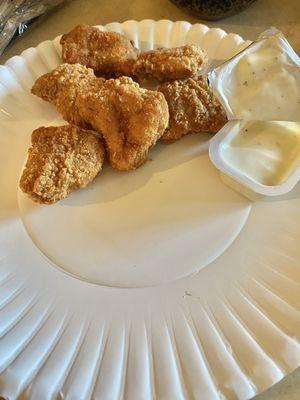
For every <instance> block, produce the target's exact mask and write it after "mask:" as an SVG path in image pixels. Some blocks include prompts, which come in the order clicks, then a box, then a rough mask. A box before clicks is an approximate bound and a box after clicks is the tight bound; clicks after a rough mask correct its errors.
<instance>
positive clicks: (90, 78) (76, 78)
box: [31, 64, 104, 128]
mask: <svg viewBox="0 0 300 400" xmlns="http://www.w3.org/2000/svg"><path fill="white" fill-rule="evenodd" d="M103 81H104V79H102V78H98V79H96V77H95V74H94V71H93V70H92V69H90V68H86V67H85V66H83V65H80V64H73V65H71V64H62V65H59V66H58V67H57V68H55V69H54V70H53V71H51V72H49V73H47V74H45V75H42V76H40V77H39V78H38V79H37V80H36V82H35V83H34V85H33V87H32V89H31V93H33V94H35V95H36V96H39V97H41V98H42V99H43V100H46V101H49V102H51V103H53V104H54V105H55V106H56V108H57V110H58V111H59V112H60V114H61V115H62V117H63V118H64V119H65V120H66V121H68V122H69V123H71V124H75V125H78V126H81V127H83V128H90V126H89V124H87V123H86V122H85V121H84V120H83V119H82V118H81V117H80V115H79V112H78V109H77V107H76V103H75V100H76V96H77V94H78V93H79V91H81V90H84V91H88V90H90V87H91V86H93V85H95V84H97V85H99V84H101V82H103Z"/></svg>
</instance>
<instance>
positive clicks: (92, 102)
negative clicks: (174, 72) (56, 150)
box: [77, 77, 169, 171]
mask: <svg viewBox="0 0 300 400" xmlns="http://www.w3.org/2000/svg"><path fill="white" fill-rule="evenodd" d="M77 106H78V108H79V110H80V113H81V116H82V117H83V118H84V119H85V120H87V121H89V122H90V123H91V125H92V126H93V128H94V129H95V130H97V131H99V132H101V133H102V135H103V140H104V143H105V147H106V151H107V155H108V158H109V161H110V164H111V165H112V167H113V168H115V169H118V170H121V171H126V170H131V169H135V168H137V167H139V166H140V165H141V164H143V163H144V162H145V161H146V160H147V156H148V151H149V149H150V148H151V147H152V146H154V145H155V143H156V142H157V140H158V139H159V138H160V137H161V135H162V134H163V132H164V130H165V128H166V127H167V125H168V119H169V113H168V105H167V103H166V100H165V98H164V96H163V94H162V93H159V92H153V91H150V90H146V89H142V88H140V87H139V85H138V84H137V83H135V82H134V81H133V80H132V79H131V78H128V77H121V78H120V79H110V80H108V81H106V82H105V83H104V85H103V86H102V89H101V90H100V91H95V92H90V93H80V95H79V96H78V98H77Z"/></svg>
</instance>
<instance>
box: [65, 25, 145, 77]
mask: <svg viewBox="0 0 300 400" xmlns="http://www.w3.org/2000/svg"><path fill="white" fill-rule="evenodd" d="M60 43H61V45H62V59H63V61H64V62H67V63H69V64H75V63H79V64H82V65H85V66H87V67H89V68H92V69H93V70H94V71H95V73H96V75H98V76H106V77H113V76H120V75H127V74H128V73H130V71H131V67H132V63H133V62H134V61H135V60H136V58H137V56H138V54H139V50H138V49H137V48H135V47H134V45H133V42H132V41H131V40H129V39H128V38H126V36H124V35H121V34H120V33H116V32H102V31H100V29H98V28H95V27H92V26H89V25H85V24H80V25H77V26H75V28H73V29H72V30H71V31H70V32H69V33H66V34H64V35H63V36H62V37H61V40H60Z"/></svg>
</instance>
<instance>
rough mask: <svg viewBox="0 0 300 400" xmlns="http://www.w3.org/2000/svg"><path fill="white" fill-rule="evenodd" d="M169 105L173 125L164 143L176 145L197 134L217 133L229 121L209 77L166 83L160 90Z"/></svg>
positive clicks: (164, 136)
mask: <svg viewBox="0 0 300 400" xmlns="http://www.w3.org/2000/svg"><path fill="white" fill-rule="evenodd" d="M158 90H159V91H160V92H162V93H163V94H164V96H165V98H166V100H167V103H168V106H169V113H170V120H169V126H168V128H167V129H166V131H165V132H164V134H163V136H162V138H161V140H163V141H165V142H174V141H175V140H178V139H180V138H181V137H183V136H185V135H187V134H189V133H193V132H211V133H216V132H218V130H219V129H221V128H222V126H223V125H225V123H226V122H227V117H226V113H225V111H224V109H223V107H222V106H221V104H220V102H219V101H218V99H217V98H216V97H215V96H214V95H213V93H212V91H211V90H210V88H209V87H208V85H207V81H206V78H205V77H203V76H199V77H198V78H197V79H188V80H187V81H173V82H166V83H163V84H162V85H161V86H159V87H158Z"/></svg>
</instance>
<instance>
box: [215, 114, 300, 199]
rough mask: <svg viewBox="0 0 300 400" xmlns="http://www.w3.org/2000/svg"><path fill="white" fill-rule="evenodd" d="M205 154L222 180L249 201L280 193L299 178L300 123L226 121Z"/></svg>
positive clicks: (285, 191)
mask: <svg viewBox="0 0 300 400" xmlns="http://www.w3.org/2000/svg"><path fill="white" fill-rule="evenodd" d="M209 157H210V159H211V161H212V163H213V164H214V165H215V166H216V167H217V168H218V169H219V171H220V174H221V179H222V180H223V182H224V183H225V184H227V185H228V186H230V187H231V188H233V189H234V190H236V191H238V192H240V193H241V194H242V195H244V196H245V197H247V198H249V199H250V200H253V201H256V200H260V199H263V198H271V197H274V196H280V195H284V194H286V193H288V192H289V191H291V190H292V189H293V188H294V186H295V185H296V184H297V182H298V181H299V179H300V122H286V121H242V120H235V121H229V122H228V123H227V124H226V125H225V126H224V127H223V128H222V129H221V130H220V131H219V133H217V135H215V136H214V137H213V138H212V139H211V141H210V145H209Z"/></svg>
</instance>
